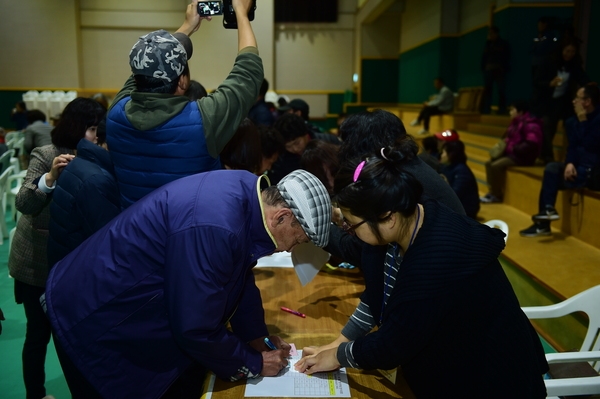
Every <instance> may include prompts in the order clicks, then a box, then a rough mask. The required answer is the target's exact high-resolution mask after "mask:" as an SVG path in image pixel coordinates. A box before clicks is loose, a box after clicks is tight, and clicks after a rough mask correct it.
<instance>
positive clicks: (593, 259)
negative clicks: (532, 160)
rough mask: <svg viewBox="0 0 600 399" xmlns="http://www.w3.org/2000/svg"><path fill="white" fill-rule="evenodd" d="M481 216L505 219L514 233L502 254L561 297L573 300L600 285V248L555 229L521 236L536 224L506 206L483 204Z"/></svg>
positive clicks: (483, 217) (511, 232)
mask: <svg viewBox="0 0 600 399" xmlns="http://www.w3.org/2000/svg"><path fill="white" fill-rule="evenodd" d="M479 217H480V219H481V220H482V221H486V220H491V219H501V220H504V221H505V222H506V223H507V224H508V226H509V229H510V232H509V236H508V240H507V243H506V249H505V250H504V252H503V253H502V254H503V255H504V256H506V257H507V258H508V259H509V260H510V261H511V262H513V263H514V264H516V265H519V266H520V267H521V268H523V269H524V270H525V271H527V273H529V274H530V275H532V276H535V278H536V279H538V280H539V282H540V283H542V284H543V285H545V286H546V287H548V288H550V289H551V290H553V291H554V292H556V293H557V294H558V295H559V296H560V297H562V298H569V297H571V296H573V295H575V294H578V293H579V292H581V291H584V290H586V289H588V288H590V287H593V286H595V285H598V284H600V267H598V260H599V259H600V249H598V248H597V247H593V246H591V245H589V244H587V243H585V242H584V241H582V240H579V239H577V238H576V237H573V236H570V235H567V234H564V233H562V232H560V231H559V230H558V229H553V233H554V234H553V236H546V237H536V238H530V237H521V236H520V235H519V231H520V230H523V229H525V228H527V227H529V226H531V224H532V222H531V215H530V214H528V213H525V212H522V211H520V210H518V209H515V208H514V207H512V206H510V205H507V204H506V203H503V204H482V206H481V210H480V211H479Z"/></svg>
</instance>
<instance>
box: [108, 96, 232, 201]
mask: <svg viewBox="0 0 600 399" xmlns="http://www.w3.org/2000/svg"><path fill="white" fill-rule="evenodd" d="M129 99H130V98H129V97H125V98H123V99H122V100H121V101H119V102H118V103H117V104H116V105H115V106H113V107H112V108H111V111H110V113H109V116H108V119H107V122H106V123H107V125H106V128H107V131H108V132H109V134H108V138H109V141H108V144H109V149H110V155H111V158H112V160H113V162H114V164H115V172H116V176H117V180H118V182H119V190H120V191H121V205H122V207H123V208H127V207H128V206H130V205H131V204H132V203H134V202H135V201H137V200H139V199H140V198H142V197H143V196H145V195H146V194H148V193H149V192H151V191H152V190H154V189H156V188H158V187H160V186H162V185H164V184H166V183H169V182H172V181H173V180H176V179H179V178H181V177H184V176H189V175H192V174H195V173H200V172H207V171H211V170H217V169H220V168H221V162H220V160H219V158H218V157H217V158H213V157H212V156H211V155H210V154H209V152H208V148H207V146H206V138H205V137H204V126H203V122H202V116H201V114H200V111H199V109H198V103H197V102H196V101H190V102H188V103H187V105H186V106H185V107H184V108H183V110H182V111H181V112H180V113H179V114H177V115H176V116H175V117H173V118H171V119H169V120H167V121H166V122H164V123H163V124H161V125H158V126H156V127H154V128H152V129H149V130H138V129H136V128H135V127H134V126H133V125H132V124H131V122H130V121H129V119H128V118H127V115H126V105H127V103H128V101H129Z"/></svg>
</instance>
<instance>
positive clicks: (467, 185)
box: [441, 140, 479, 219]
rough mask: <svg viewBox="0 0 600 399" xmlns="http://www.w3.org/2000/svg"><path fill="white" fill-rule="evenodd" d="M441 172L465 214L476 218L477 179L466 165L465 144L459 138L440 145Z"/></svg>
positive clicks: (477, 208) (477, 203)
mask: <svg viewBox="0 0 600 399" xmlns="http://www.w3.org/2000/svg"><path fill="white" fill-rule="evenodd" d="M441 163H442V168H441V173H442V175H444V176H445V177H446V179H447V180H448V183H449V184H450V186H451V187H452V189H453V190H454V192H455V193H456V195H457V196H458V199H460V202H461V203H462V205H463V207H464V208H465V213H466V214H467V216H469V217H471V218H473V219H476V218H477V212H479V194H478V188H477V180H476V179H475V175H474V174H473V172H472V171H471V169H470V168H469V167H468V166H467V154H466V153H465V144H464V143H463V142H462V141H460V140H455V141H448V142H446V143H444V145H443V146H442V158H441Z"/></svg>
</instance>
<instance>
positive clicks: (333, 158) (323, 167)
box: [300, 140, 340, 195]
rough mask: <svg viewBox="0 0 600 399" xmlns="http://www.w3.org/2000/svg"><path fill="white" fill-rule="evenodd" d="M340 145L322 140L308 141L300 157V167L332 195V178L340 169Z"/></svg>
mask: <svg viewBox="0 0 600 399" xmlns="http://www.w3.org/2000/svg"><path fill="white" fill-rule="evenodd" d="M339 150H340V147H339V146H338V145H335V144H332V143H328V142H326V141H323V140H312V141H309V142H308V144H307V145H306V148H305V149H304V152H303V153H302V157H301V158H300V167H301V168H302V169H304V170H306V171H308V172H310V173H312V174H313V175H315V176H316V177H317V178H318V179H319V180H320V181H321V183H323V185H324V186H325V188H326V189H327V192H328V193H329V195H333V179H334V178H335V175H336V174H337V172H338V170H339V169H340V161H339V157H338V153H339Z"/></svg>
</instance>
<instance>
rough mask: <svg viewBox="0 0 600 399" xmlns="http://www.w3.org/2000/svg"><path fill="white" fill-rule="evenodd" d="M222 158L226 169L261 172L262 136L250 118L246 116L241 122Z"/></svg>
mask: <svg viewBox="0 0 600 399" xmlns="http://www.w3.org/2000/svg"><path fill="white" fill-rule="evenodd" d="M220 158H221V163H222V164H223V168H225V169H233V170H247V171H248V172H250V173H254V174H255V175H260V174H261V173H259V170H260V167H261V163H262V155H261V152H260V137H259V134H258V129H257V128H256V126H255V125H254V123H252V121H251V120H250V119H248V118H246V119H244V120H243V121H242V123H240V126H239V127H238V128H237V130H236V132H235V134H234V135H233V137H232V138H231V140H229V142H228V143H227V145H226V146H225V148H223V151H221V155H220Z"/></svg>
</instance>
